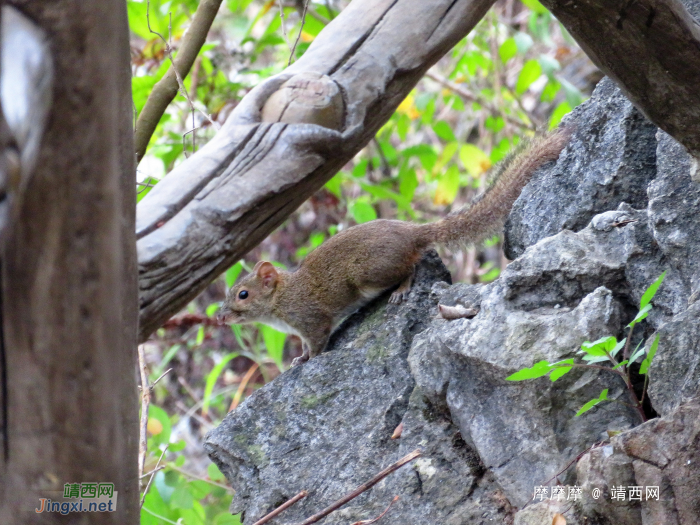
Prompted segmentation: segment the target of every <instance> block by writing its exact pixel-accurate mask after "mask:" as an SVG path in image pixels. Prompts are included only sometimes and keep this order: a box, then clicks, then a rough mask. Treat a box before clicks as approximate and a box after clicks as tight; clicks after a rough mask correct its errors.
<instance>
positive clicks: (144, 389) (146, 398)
mask: <svg viewBox="0 0 700 525" xmlns="http://www.w3.org/2000/svg"><path fill="white" fill-rule="evenodd" d="M138 352H139V370H140V371H141V432H140V435H139V479H141V476H142V475H143V467H144V465H145V464H146V439H147V437H146V436H147V434H146V433H147V432H148V405H150V403H151V389H150V388H149V387H148V373H147V372H146V358H145V357H144V355H143V345H139V346H138Z"/></svg>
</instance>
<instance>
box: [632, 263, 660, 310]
mask: <svg viewBox="0 0 700 525" xmlns="http://www.w3.org/2000/svg"><path fill="white" fill-rule="evenodd" d="M664 277H666V271H664V273H662V274H661V275H659V278H658V279H656V281H654V282H653V283H651V285H650V286H649V288H647V289H646V291H645V292H644V295H642V300H641V301H639V308H644V307H645V306H646V305H648V304H649V303H650V302H651V300H652V299H653V298H654V296H655V295H656V292H657V290H658V289H659V286H661V283H662V282H663V281H664Z"/></svg>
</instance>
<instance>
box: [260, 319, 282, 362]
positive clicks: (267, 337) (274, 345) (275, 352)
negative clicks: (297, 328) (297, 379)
mask: <svg viewBox="0 0 700 525" xmlns="http://www.w3.org/2000/svg"><path fill="white" fill-rule="evenodd" d="M260 330H261V331H262V336H263V341H265V348H267V355H269V356H270V357H271V358H272V359H273V361H274V362H275V363H277V366H278V367H279V369H280V370H282V354H283V353H284V342H285V341H286V340H287V334H285V333H283V332H280V331H278V330H275V329H274V328H271V327H269V326H267V325H260Z"/></svg>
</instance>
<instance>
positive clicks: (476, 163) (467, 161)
mask: <svg viewBox="0 0 700 525" xmlns="http://www.w3.org/2000/svg"><path fill="white" fill-rule="evenodd" d="M459 160H461V161H462V165H463V166H464V169H466V170H467V173H469V175H471V176H473V177H476V176H478V175H481V174H482V173H484V172H485V171H486V170H488V169H489V168H490V167H491V159H490V158H489V156H488V155H486V153H484V152H483V151H481V150H480V149H479V148H477V147H476V146H475V145H474V144H464V145H463V146H462V147H461V148H459Z"/></svg>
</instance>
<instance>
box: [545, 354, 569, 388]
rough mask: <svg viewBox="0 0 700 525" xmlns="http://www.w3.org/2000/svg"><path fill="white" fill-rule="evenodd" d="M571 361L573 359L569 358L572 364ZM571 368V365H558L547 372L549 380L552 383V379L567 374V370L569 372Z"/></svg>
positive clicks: (554, 379)
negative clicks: (549, 372) (550, 371)
mask: <svg viewBox="0 0 700 525" xmlns="http://www.w3.org/2000/svg"><path fill="white" fill-rule="evenodd" d="M573 361H574V360H573V359H571V362H572V364H573ZM572 368H573V367H571V366H560V367H557V368H555V369H554V370H552V373H551V374H549V379H550V381H552V383H554V381H556V380H557V379H559V378H560V377H561V376H563V375H564V374H568V373H569V372H571V369H572Z"/></svg>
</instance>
